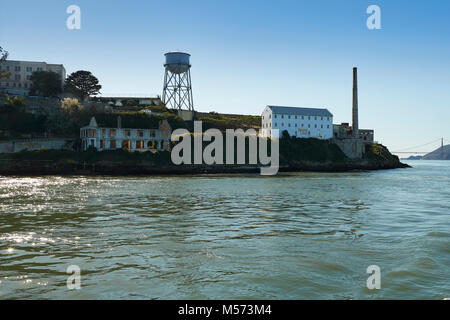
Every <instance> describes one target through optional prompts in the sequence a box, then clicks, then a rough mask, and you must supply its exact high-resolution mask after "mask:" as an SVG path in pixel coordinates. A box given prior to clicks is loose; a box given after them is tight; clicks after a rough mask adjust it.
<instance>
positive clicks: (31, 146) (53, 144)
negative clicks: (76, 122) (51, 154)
mask: <svg viewBox="0 0 450 320" xmlns="http://www.w3.org/2000/svg"><path fill="white" fill-rule="evenodd" d="M73 143H74V140H70V139H69V140H68V139H62V138H61V139H59V138H54V139H26V140H8V141H0V153H13V152H19V151H22V150H29V151H32V150H38V149H57V150H62V149H72V144H73Z"/></svg>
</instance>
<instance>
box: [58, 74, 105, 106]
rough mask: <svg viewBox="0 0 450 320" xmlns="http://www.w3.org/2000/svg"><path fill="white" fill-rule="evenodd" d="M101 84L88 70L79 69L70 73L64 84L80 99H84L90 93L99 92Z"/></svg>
mask: <svg viewBox="0 0 450 320" xmlns="http://www.w3.org/2000/svg"><path fill="white" fill-rule="evenodd" d="M101 88H102V86H101V85H99V84H98V79H97V78H96V77H95V76H94V75H93V74H92V73H91V72H89V71H84V70H79V71H77V72H74V73H71V74H70V75H69V76H68V77H67V79H66V84H65V89H66V90H67V91H70V92H72V93H73V94H75V95H76V96H77V97H79V98H80V99H81V100H85V99H86V98H88V97H89V96H91V95H96V94H99V93H100V89H101Z"/></svg>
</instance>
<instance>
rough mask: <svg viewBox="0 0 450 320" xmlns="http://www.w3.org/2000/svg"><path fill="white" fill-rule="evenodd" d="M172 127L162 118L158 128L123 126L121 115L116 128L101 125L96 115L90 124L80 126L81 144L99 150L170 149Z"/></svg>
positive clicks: (84, 147) (84, 148) (83, 146)
mask: <svg viewBox="0 0 450 320" xmlns="http://www.w3.org/2000/svg"><path fill="white" fill-rule="evenodd" d="M171 134H172V128H171V126H170V124H169V123H168V122H167V120H162V121H160V123H159V127H158V128H157V129H135V128H122V125H121V119H120V116H119V117H118V118H117V127H116V128H105V127H99V126H98V124H97V121H96V119H95V117H92V118H91V121H90V122H89V125H87V126H85V127H82V128H80V138H81V146H82V148H83V150H87V149H89V147H92V148H95V149H97V150H98V151H103V150H115V149H126V150H128V151H151V150H169V149H170V136H171Z"/></svg>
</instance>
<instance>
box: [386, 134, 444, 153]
mask: <svg viewBox="0 0 450 320" xmlns="http://www.w3.org/2000/svg"><path fill="white" fill-rule="evenodd" d="M444 141H446V142H449V143H450V139H444V138H439V139H436V140H433V141H430V142H427V143H424V144H422V145H420V146H415V147H410V148H404V149H401V150H398V151H392V153H409V154H427V153H430V152H432V151H434V150H436V149H437V148H438V147H435V148H434V149H433V150H430V151H415V150H417V149H419V148H422V147H425V146H428V145H431V144H436V143H438V142H441V150H442V152H443V150H444ZM411 149H412V150H411Z"/></svg>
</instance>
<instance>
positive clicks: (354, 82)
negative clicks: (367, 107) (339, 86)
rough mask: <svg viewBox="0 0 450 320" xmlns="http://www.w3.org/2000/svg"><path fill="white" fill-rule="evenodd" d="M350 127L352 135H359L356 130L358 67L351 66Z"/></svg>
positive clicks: (357, 129)
mask: <svg viewBox="0 0 450 320" xmlns="http://www.w3.org/2000/svg"><path fill="white" fill-rule="evenodd" d="M352 118H353V123H352V129H353V137H355V138H357V137H359V134H358V131H359V127H358V69H357V68H353V109H352Z"/></svg>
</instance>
